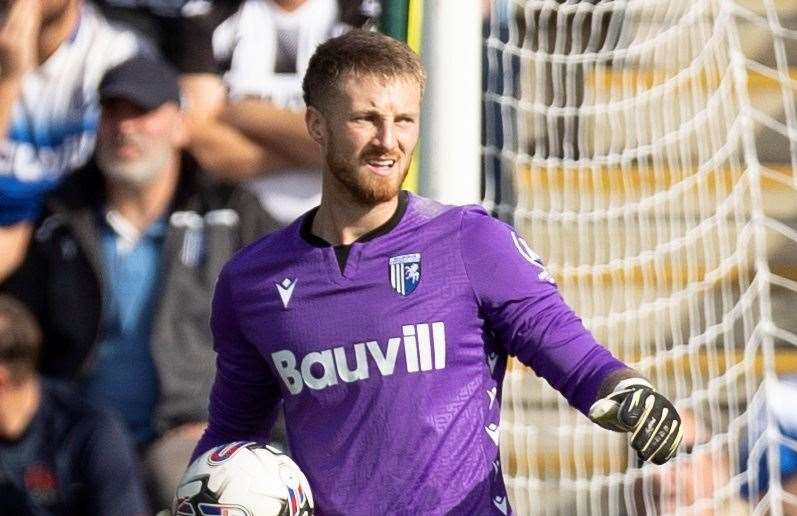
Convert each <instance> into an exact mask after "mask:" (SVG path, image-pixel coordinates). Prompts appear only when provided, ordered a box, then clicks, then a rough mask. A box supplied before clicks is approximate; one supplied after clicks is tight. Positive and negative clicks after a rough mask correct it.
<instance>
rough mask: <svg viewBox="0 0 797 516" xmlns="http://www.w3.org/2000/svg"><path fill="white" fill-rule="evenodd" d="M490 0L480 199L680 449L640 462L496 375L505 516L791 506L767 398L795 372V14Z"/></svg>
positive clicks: (547, 393)
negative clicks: (618, 364)
mask: <svg viewBox="0 0 797 516" xmlns="http://www.w3.org/2000/svg"><path fill="white" fill-rule="evenodd" d="M490 5H491V7H490V13H489V16H488V17H487V18H486V19H485V26H484V51H485V55H484V59H485V60H484V66H485V70H486V73H485V76H484V135H485V137H484V141H483V159H484V163H483V164H484V171H485V173H484V179H485V181H484V198H483V204H484V205H485V207H487V208H488V209H489V210H492V212H493V213H495V214H496V216H498V217H501V218H503V219H505V220H508V221H510V222H512V223H513V224H514V225H515V226H516V227H517V228H518V229H519V230H520V231H521V232H522V233H523V234H524V235H525V236H526V238H527V240H528V241H529V242H530V243H531V245H532V247H533V248H534V250H535V251H536V252H537V253H539V254H540V255H542V256H543V257H545V259H546V263H547V267H548V269H549V271H550V272H551V273H552V274H553V275H554V277H555V278H556V280H557V283H558V284H559V287H560V289H561V291H562V293H563V295H564V297H565V299H566V300H567V301H568V303H570V304H571V306H573V308H574V309H575V310H576V311H577V312H578V313H579V314H580V315H581V316H582V319H583V321H584V323H585V324H586V326H587V327H588V328H589V329H590V330H591V331H592V332H593V333H594V334H595V335H596V337H597V338H598V339H599V340H600V341H601V342H602V343H604V344H605V345H606V346H607V347H608V348H609V349H610V350H611V351H612V352H613V353H614V354H615V355H616V356H619V357H620V358H622V359H623V360H624V361H626V362H627V363H629V364H630V365H632V366H633V367H635V368H637V369H638V370H640V371H641V372H642V373H643V374H645V375H646V376H647V377H648V378H649V379H651V380H652V382H653V383H654V384H655V385H656V386H657V387H658V389H659V390H660V391H662V392H663V393H665V394H666V395H668V396H669V397H670V398H671V399H673V400H675V401H676V405H677V406H678V408H679V410H680V411H681V412H682V413H683V414H684V419H685V430H686V438H685V442H686V443H687V446H685V447H684V449H683V450H682V451H681V452H680V453H679V455H678V456H677V457H676V459H675V460H673V461H672V462H671V463H670V464H668V465H666V466H663V467H656V466H649V465H640V464H639V463H638V462H637V459H636V457H635V456H633V455H632V454H631V453H629V449H628V446H627V443H626V438H625V437H624V436H622V435H619V434H613V433H611V432H608V431H605V430H602V429H600V428H598V427H596V426H595V425H593V424H591V423H590V422H589V421H588V420H587V419H586V418H585V417H584V416H582V415H580V414H578V413H576V412H575V411H574V410H573V409H571V408H570V407H568V406H567V404H566V402H565V401H564V400H563V399H562V398H561V396H559V395H558V394H557V393H556V392H555V391H553V390H552V389H551V388H550V387H549V386H548V385H547V384H545V383H544V382H543V381H541V380H539V379H538V378H536V377H535V376H534V374H533V373H532V372H531V371H529V370H528V369H526V368H525V367H523V366H522V365H519V364H516V363H510V365H509V370H508V373H507V377H506V380H505V385H504V405H503V415H502V426H501V440H502V442H501V446H502V461H503V464H504V469H505V476H506V481H507V485H508V489H509V496H510V500H511V502H512V504H513V507H514V508H515V511H516V512H517V513H518V514H590V515H593V514H612V515H614V514H666V513H679V514H715V513H726V514H737V513H738V514H783V513H788V511H789V510H791V511H795V512H797V498H795V496H794V495H792V494H789V492H788V490H786V489H784V483H783V480H782V479H781V474H780V471H781V466H782V465H781V464H780V462H781V460H782V457H783V452H782V447H785V448H791V449H793V450H797V447H796V446H795V441H794V440H793V438H790V436H789V433H788V431H787V429H784V425H783V424H782V422H781V420H780V419H779V418H780V416H779V415H778V413H777V411H775V410H774V409H773V405H774V403H773V401H772V400H773V398H774V394H773V393H775V392H776V391H777V390H778V389H779V388H780V386H781V385H782V379H783V377H784V376H787V375H789V374H790V373H794V372H795V371H797V359H795V357H797V354H795V350H797V347H795V346H796V345H797V336H795V333H794V332H795V331H796V330H795V327H797V316H795V315H794V314H792V313H791V312H793V309H791V310H790V307H791V306H794V304H793V303H794V299H795V297H794V293H795V292H797V282H796V281H795V278H797V269H795V267H794V265H795V264H796V263H797V253H795V249H797V244H796V243H797V231H795V229H794V228H795V221H797V218H796V217H797V202H796V201H797V195H795V191H796V188H797V111H795V92H797V71H795V70H797V68H794V67H795V66H797V5H793V2H790V1H782V2H778V1H775V0H764V1H763V2H753V1H750V2H744V1H738V0H736V1H735V0H634V1H620V0H617V1H603V0H598V1H590V2H587V1H566V2H563V1H559V2H557V1H552V0H512V1H509V0H494V1H492V2H490ZM792 410H793V411H794V412H797V400H795V401H794V404H793V408H792ZM791 435H792V436H793V435H794V434H791ZM743 493H744V494H745V496H743Z"/></svg>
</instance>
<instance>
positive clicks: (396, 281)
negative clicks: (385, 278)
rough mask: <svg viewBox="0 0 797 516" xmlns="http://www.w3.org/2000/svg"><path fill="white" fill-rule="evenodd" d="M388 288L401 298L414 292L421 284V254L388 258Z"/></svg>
mask: <svg viewBox="0 0 797 516" xmlns="http://www.w3.org/2000/svg"><path fill="white" fill-rule="evenodd" d="M389 272H390V286H391V287H393V290H394V291H396V292H398V293H399V294H401V295H402V296H408V295H410V294H412V293H413V292H415V289H416V288H418V283H420V282H421V254H420V253H415V254H404V255H401V256H393V257H392V258H390V271H389Z"/></svg>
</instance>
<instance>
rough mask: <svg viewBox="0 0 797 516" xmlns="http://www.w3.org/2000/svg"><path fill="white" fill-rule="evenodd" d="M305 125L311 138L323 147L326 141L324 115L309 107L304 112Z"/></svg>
mask: <svg viewBox="0 0 797 516" xmlns="http://www.w3.org/2000/svg"><path fill="white" fill-rule="evenodd" d="M304 123H305V125H307V132H308V133H309V134H310V138H312V139H313V141H315V142H316V143H317V144H319V145H321V146H322V147H323V146H324V142H325V140H326V131H325V126H326V123H325V121H324V115H322V114H321V112H320V111H319V110H317V109H316V108H314V107H313V106H308V107H307V110H306V111H305V112H304Z"/></svg>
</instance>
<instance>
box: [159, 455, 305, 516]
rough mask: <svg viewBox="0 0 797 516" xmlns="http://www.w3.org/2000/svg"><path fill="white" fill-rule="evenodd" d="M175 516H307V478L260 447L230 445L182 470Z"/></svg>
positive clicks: (284, 459) (282, 457) (287, 461)
mask: <svg viewBox="0 0 797 516" xmlns="http://www.w3.org/2000/svg"><path fill="white" fill-rule="evenodd" d="M172 514H173V515H175V516H209V515H218V516H222V515H223V516H312V515H313V495H312V493H311V492H310V486H309V484H308V483H307V478H305V476H304V474H303V473H302V472H301V470H300V469H299V466H297V465H296V463H295V462H293V461H292V460H291V458H290V457H288V456H287V455H285V454H284V453H282V452H280V451H279V450H277V449H275V448H272V447H271V446H268V445H266V444H262V443H256V442H245V441H240V442H234V443H230V444H227V445H224V446H218V447H216V448H213V449H211V450H208V451H207V452H205V453H204V454H202V455H201V456H199V457H197V459H196V460H195V461H194V462H192V463H191V465H190V466H188V470H186V472H185V475H183V478H182V480H180V484H179V486H178V487H177V493H176V495H175V498H174V502H173V504H172Z"/></svg>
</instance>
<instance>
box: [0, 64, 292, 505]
mask: <svg viewBox="0 0 797 516" xmlns="http://www.w3.org/2000/svg"><path fill="white" fill-rule="evenodd" d="M99 95H100V102H101V104H102V114H101V116H100V121H99V127H98V132H97V146H96V150H95V153H94V159H93V160H92V161H91V162H90V163H89V164H88V165H87V166H85V167H83V168H82V169H79V170H77V171H76V172H75V173H73V174H72V175H71V176H70V177H69V179H68V180H67V181H66V182H65V183H64V185H63V186H62V187H61V188H59V189H58V190H57V191H56V192H55V193H54V194H53V195H52V196H51V197H50V198H48V199H47V201H46V203H45V204H46V214H45V217H44V218H43V220H42V221H41V223H40V224H39V225H38V227H37V230H36V233H35V237H34V242H33V244H32V245H31V248H30V250H29V253H28V256H27V257H26V260H25V262H24V264H23V266H22V267H21V269H20V270H19V271H18V272H17V273H16V274H15V275H14V276H13V277H12V278H11V279H10V280H9V282H8V284H7V285H6V288H7V289H9V290H11V291H13V292H14V293H15V294H16V295H17V296H18V297H20V298H22V299H23V300H25V301H26V302H27V303H28V304H29V305H30V307H31V308H32V309H33V310H34V311H35V312H36V314H37V315H38V316H39V318H40V320H42V321H43V324H44V346H43V350H42V361H41V368H42V371H43V372H44V373H45V374H48V375H52V376H56V377H60V378H64V379H69V380H74V381H76V382H77V383H78V384H79V385H80V387H81V389H82V390H83V392H84V393H85V395H86V397H87V398H88V399H90V400H92V401H94V402H96V403H97V404H99V405H100V406H101V407H104V408H106V409H110V410H111V411H115V412H117V413H118V414H119V415H120V416H121V418H122V420H123V421H124V422H125V423H126V425H127V429H128V430H129V431H130V433H131V435H132V437H133V439H134V441H135V443H136V444H137V445H138V447H139V449H140V450H141V451H142V453H143V457H144V459H145V461H146V463H147V466H148V468H147V469H148V470H149V477H150V479H151V480H154V482H153V484H154V487H155V489H154V490H153V495H154V499H155V500H154V502H155V503H154V505H155V506H156V507H158V508H163V507H165V506H167V505H168V504H169V502H170V501H171V494H172V493H173V492H174V489H175V487H176V483H177V481H178V480H179V477H180V474H181V473H182V471H181V468H182V466H183V465H184V464H185V463H186V462H187V460H188V457H189V455H190V453H191V450H192V448H193V446H194V444H195V443H196V441H197V440H198V438H199V437H200V435H201V433H202V430H203V428H204V426H205V422H206V421H207V396H208V394H209V392H210V386H211V383H212V381H213V375H214V372H215V369H214V367H213V364H214V359H215V355H214V353H213V350H212V343H211V336H210V332H209V328H208V324H207V321H208V319H209V316H210V300H211V294H212V291H213V287H214V284H215V280H216V277H217V276H218V273H219V271H220V270H221V267H222V265H223V264H224V263H225V262H226V261H227V260H228V259H229V258H230V257H231V256H232V255H233V253H234V252H235V251H236V250H237V249H238V248H239V247H241V246H242V245H244V244H246V243H248V242H249V241H251V240H253V239H255V238H256V237H258V236H260V235H262V234H264V233H266V232H268V231H270V230H272V229H275V228H276V224H275V223H274V221H273V220H272V219H271V218H269V217H268V216H267V215H266V213H265V212H264V211H263V210H262V209H261V207H260V205H259V202H258V201H257V199H256V198H255V197H254V196H253V195H251V194H249V193H247V192H246V191H244V190H240V189H236V188H234V187H231V186H224V185H218V184H211V183H209V181H208V179H207V178H206V176H205V174H203V173H202V171H201V170H199V169H198V167H197V165H196V163H195V162H194V161H193V160H192V159H191V158H190V157H189V156H188V155H187V154H185V153H184V152H183V151H182V148H183V146H184V145H185V143H186V141H187V137H186V130H185V123H184V120H183V114H182V112H181V108H180V89H179V86H178V82H177V74H176V72H175V71H174V70H172V69H171V68H170V67H169V66H168V65H166V64H165V63H162V62H160V61H154V60H152V59H150V58H145V57H136V58H133V59H131V60H129V61H126V62H125V63H122V64H121V65H119V66H118V67H116V68H114V69H112V70H110V71H109V72H108V73H107V74H106V75H105V76H104V78H103V80H102V82H101V83H100V87H99ZM170 467H171V468H174V469H173V470H170V469H169V468H170Z"/></svg>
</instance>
